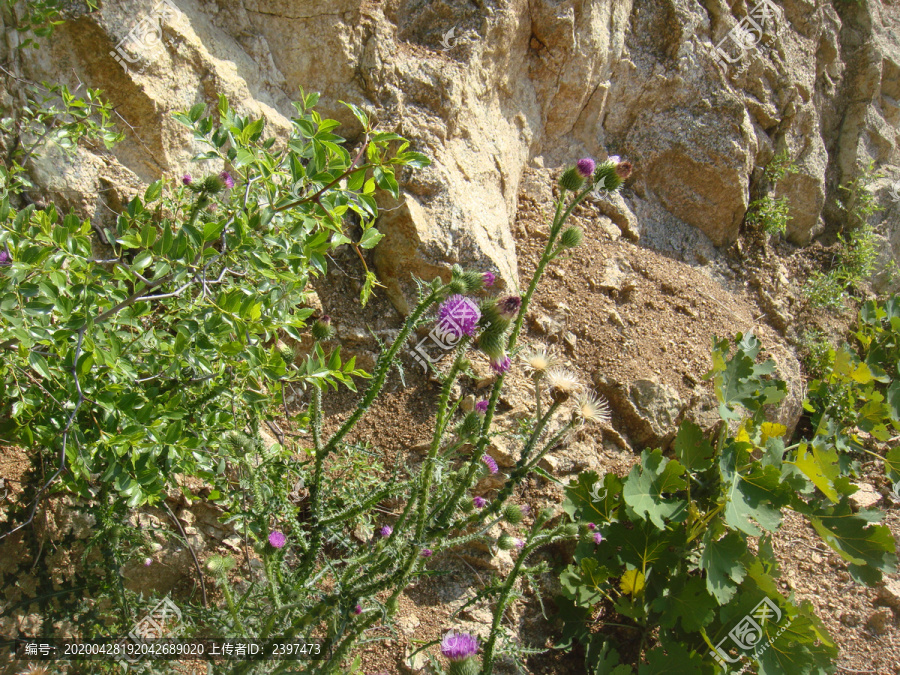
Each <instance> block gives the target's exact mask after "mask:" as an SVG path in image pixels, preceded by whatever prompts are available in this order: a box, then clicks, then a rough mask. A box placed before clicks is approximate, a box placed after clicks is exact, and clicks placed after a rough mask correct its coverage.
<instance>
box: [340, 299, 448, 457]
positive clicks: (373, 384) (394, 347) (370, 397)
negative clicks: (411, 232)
mask: <svg viewBox="0 0 900 675" xmlns="http://www.w3.org/2000/svg"><path fill="white" fill-rule="evenodd" d="M445 289H446V286H441V287H440V288H438V289H437V290H434V291H432V292H431V293H430V294H429V295H428V297H426V298H425V299H424V300H423V301H422V302H420V303H419V305H418V306H417V307H416V309H415V310H414V311H413V313H412V314H410V315H409V317H408V318H407V319H406V323H404V324H403V328H401V329H400V333H399V334H398V335H397V337H396V338H395V339H394V342H393V343H392V344H391V346H390V348H389V349H388V351H387V352H386V353H385V354H383V355H382V356H381V357H379V359H378V364H377V365H376V368H375V373H374V375H373V376H372V379H371V380H370V381H369V386H368V388H367V389H366V394H365V396H363V398H362V400H361V401H360V402H359V404H358V405H357V406H356V410H354V411H353V414H352V415H350V417H348V418H347V421H346V422H344V423H343V424H342V425H341V427H340V429H338V430H337V431H336V432H335V433H334V435H333V436H332V437H331V438H330V439H329V440H328V444H327V445H326V446H325V448H324V450H323V453H324V454H325V455H326V456H327V455H328V454H330V453H331V452H332V451H333V450H334V449H335V448H336V447H337V444H338V443H340V442H341V440H343V438H344V436H346V435H347V434H348V433H350V430H351V429H353V427H354V426H356V423H357V422H359V420H360V418H361V417H362V416H363V415H364V414H365V413H366V412H367V411H368V410H369V407H371V405H372V403H373V402H374V401H375V399H376V398H377V397H378V394H380V393H381V388H382V387H383V386H384V380H385V378H386V377H387V373H388V371H389V370H390V369H391V366H392V365H393V363H394V358H395V357H396V356H397V352H399V351H400V348H401V347H402V346H403V345H404V344H405V343H406V340H407V338H408V337H409V334H410V333H411V332H412V329H413V326H415V325H416V324H417V323H418V322H419V319H421V318H422V315H423V314H424V313H425V312H426V311H428V308H429V307H431V305H433V304H434V303H435V302H436V301H437V299H438V298H439V297H441V295H442V294H443V293H444V291H445Z"/></svg>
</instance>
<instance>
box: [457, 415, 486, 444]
mask: <svg viewBox="0 0 900 675" xmlns="http://www.w3.org/2000/svg"><path fill="white" fill-rule="evenodd" d="M479 431H481V415H479V414H478V413H476V412H470V413H469V414H468V415H466V416H465V417H464V418H463V421H462V424H460V425H459V429H458V431H457V433H458V434H459V437H460V438H472V437H473V436H476V435H477V434H478V432H479Z"/></svg>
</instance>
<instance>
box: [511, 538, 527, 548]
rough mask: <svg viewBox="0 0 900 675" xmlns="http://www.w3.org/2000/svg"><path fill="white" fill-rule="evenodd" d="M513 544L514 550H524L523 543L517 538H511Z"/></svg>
mask: <svg viewBox="0 0 900 675" xmlns="http://www.w3.org/2000/svg"><path fill="white" fill-rule="evenodd" d="M513 544H515V546H516V548H525V541H524V540H523V539H519V538H518V537H513Z"/></svg>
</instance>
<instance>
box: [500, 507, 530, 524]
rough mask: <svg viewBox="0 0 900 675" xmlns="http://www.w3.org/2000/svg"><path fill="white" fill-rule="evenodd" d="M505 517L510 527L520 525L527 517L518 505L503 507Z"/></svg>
mask: <svg viewBox="0 0 900 675" xmlns="http://www.w3.org/2000/svg"><path fill="white" fill-rule="evenodd" d="M503 517H504V518H505V519H506V522H507V523H509V524H510V525H518V524H519V523H521V522H522V520H523V518H524V517H525V513H524V512H523V510H522V507H521V506H519V505H518V504H507V505H506V506H504V507H503Z"/></svg>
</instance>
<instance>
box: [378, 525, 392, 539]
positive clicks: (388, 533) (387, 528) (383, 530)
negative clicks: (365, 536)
mask: <svg viewBox="0 0 900 675" xmlns="http://www.w3.org/2000/svg"><path fill="white" fill-rule="evenodd" d="M393 531H394V528H393V527H391V526H390V525H385V526H384V527H382V528H381V536H382V537H385V538H386V537H390V536H391V534H392V533H393Z"/></svg>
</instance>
